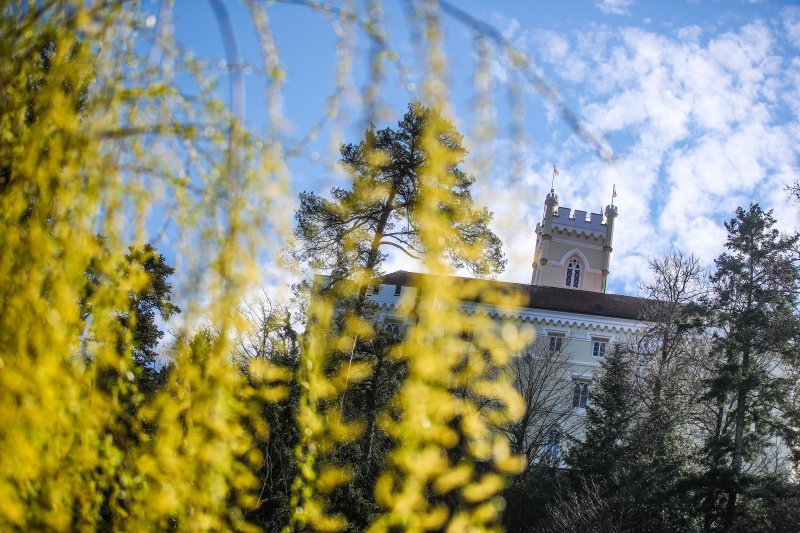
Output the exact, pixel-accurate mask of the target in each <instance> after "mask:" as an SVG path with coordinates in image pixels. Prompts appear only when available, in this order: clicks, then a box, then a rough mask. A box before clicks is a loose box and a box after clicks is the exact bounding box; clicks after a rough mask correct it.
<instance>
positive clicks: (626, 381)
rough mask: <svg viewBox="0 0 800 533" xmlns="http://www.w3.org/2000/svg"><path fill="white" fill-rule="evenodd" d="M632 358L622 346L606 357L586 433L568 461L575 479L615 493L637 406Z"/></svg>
mask: <svg viewBox="0 0 800 533" xmlns="http://www.w3.org/2000/svg"><path fill="white" fill-rule="evenodd" d="M632 372H633V369H632V364H631V360H630V354H629V353H627V352H626V351H625V350H623V349H622V348H621V347H620V346H619V345H615V346H614V347H613V349H612V350H611V351H610V353H608V355H606V357H605V359H604V360H603V367H602V371H601V373H600V377H599V379H598V380H597V381H596V382H595V383H593V384H592V386H591V387H590V389H589V391H590V392H589V403H588V405H587V407H586V422H585V428H586V429H585V433H584V437H583V439H582V440H581V441H579V442H576V443H575V444H574V445H573V446H572V448H570V450H569V452H568V453H567V455H566V457H565V460H566V462H567V464H568V465H569V466H570V467H571V468H572V469H573V470H572V472H573V474H574V475H580V476H584V477H588V478H592V479H594V480H595V481H597V482H600V483H602V484H604V485H605V486H606V487H607V489H608V490H614V484H615V483H616V482H617V479H618V474H619V470H620V469H621V468H623V466H624V464H625V463H626V453H627V450H626V447H625V445H626V443H627V441H628V438H629V436H630V433H631V428H632V426H633V423H634V419H633V417H634V416H635V414H636V408H637V406H636V405H635V403H634V397H633V390H632V387H631V378H632V375H633V374H632Z"/></svg>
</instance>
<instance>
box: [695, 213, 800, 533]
mask: <svg viewBox="0 0 800 533" xmlns="http://www.w3.org/2000/svg"><path fill="white" fill-rule="evenodd" d="M774 226H775V219H774V218H773V216H772V211H767V212H764V211H762V209H761V208H760V207H759V206H758V205H757V204H755V205H750V207H749V208H748V209H746V210H745V209H743V208H739V209H737V211H736V217H735V218H733V219H732V220H731V221H730V222H728V223H726V224H725V227H726V228H727V230H728V238H727V241H726V244H725V245H726V249H727V250H726V251H725V252H724V253H723V254H722V255H720V257H719V258H718V259H717V260H716V272H715V273H714V275H713V276H712V283H713V290H714V295H713V301H712V307H713V310H714V313H715V319H714V323H715V326H716V330H717V333H716V334H715V338H714V349H715V350H716V352H717V357H718V360H719V363H718V365H717V368H716V372H715V375H714V376H713V377H712V378H711V379H710V380H709V382H708V390H707V393H706V397H707V398H708V399H710V400H713V401H714V402H716V405H717V410H716V416H717V422H716V424H715V430H714V433H713V434H712V435H711V436H710V437H709V438H708V439H707V441H706V443H705V446H704V460H705V467H706V470H705V473H704V479H703V483H704V487H703V491H704V512H705V515H706V524H705V525H706V528H710V527H714V526H715V525H721V527H722V529H723V530H730V529H731V528H733V526H734V524H735V523H736V521H737V517H738V515H739V511H740V507H741V502H740V496H741V495H743V494H745V493H754V492H755V491H756V489H757V488H758V486H759V485H761V484H762V482H763V481H765V480H766V479H768V476H767V472H764V471H759V470H757V469H753V468H748V467H749V466H752V465H753V464H754V463H755V462H756V461H757V460H758V459H759V458H760V457H763V455H764V453H765V452H766V451H767V450H768V449H769V447H770V438H772V437H777V436H782V437H788V438H792V437H793V436H794V433H795V431H794V429H793V428H791V427H790V426H789V424H788V423H786V421H785V420H784V419H783V417H782V416H781V413H782V412H785V410H786V408H787V405H786V403H787V402H788V400H789V385H790V384H789V380H788V379H787V378H786V377H784V376H783V375H782V374H783V372H782V368H785V367H784V366H783V365H784V364H785V363H788V362H789V359H790V358H792V357H793V355H794V354H793V352H794V350H795V346H796V345H797V341H798V333H799V332H800V330H799V329H798V319H797V316H796V310H797V296H796V290H797V284H798V282H799V281H800V270H799V269H798V265H797V263H796V262H795V261H794V257H793V256H794V248H795V246H796V244H797V242H798V238H799V237H798V235H797V234H793V235H781V233H780V232H779V231H778V230H777V229H776V228H775V227H774Z"/></svg>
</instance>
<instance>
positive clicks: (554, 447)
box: [544, 428, 561, 461]
mask: <svg viewBox="0 0 800 533" xmlns="http://www.w3.org/2000/svg"><path fill="white" fill-rule="evenodd" d="M544 456H545V458H546V459H547V460H548V461H558V458H559V457H560V456H561V431H559V430H558V428H551V429H550V431H548V432H547V444H546V445H545V448H544Z"/></svg>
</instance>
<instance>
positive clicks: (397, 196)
mask: <svg viewBox="0 0 800 533" xmlns="http://www.w3.org/2000/svg"><path fill="white" fill-rule="evenodd" d="M434 118H436V119H437V120H436V121H435V122H437V123H439V124H444V125H445V126H444V127H443V128H442V129H441V130H440V131H439V132H438V134H439V139H440V142H441V144H442V146H443V147H446V148H447V149H448V150H449V151H450V152H451V153H452V154H455V155H456V159H457V160H458V161H459V162H460V161H461V159H462V158H463V156H464V155H465V154H466V151H465V150H464V148H463V147H462V145H461V142H462V136H461V134H460V133H459V132H458V131H457V130H456V129H455V128H454V127H453V126H452V125H451V124H450V123H449V122H444V121H443V122H439V121H440V120H441V117H439V116H438V115H435V112H434V111H432V110H429V109H426V108H424V107H422V106H421V105H420V104H418V103H412V104H409V106H408V112H407V113H406V114H405V116H404V117H403V119H402V120H401V121H400V122H399V123H398V125H397V129H392V128H385V129H382V130H377V131H376V130H375V129H374V128H371V129H369V130H367V131H366V133H365V135H364V139H363V140H362V141H361V142H359V143H358V144H346V145H343V146H342V148H341V156H342V158H341V164H342V166H343V167H344V169H345V170H346V171H347V172H348V173H349V174H350V175H351V177H352V180H353V185H352V187H351V188H339V187H336V188H334V189H332V190H331V199H326V198H323V197H321V196H318V195H317V194H315V193H313V192H304V193H302V194H301V195H300V207H299V209H298V210H297V212H296V213H295V219H296V221H297V225H296V228H295V234H296V236H297V237H298V240H299V242H300V247H299V248H298V250H297V251H296V253H295V257H296V258H297V259H298V260H300V261H302V262H307V263H309V264H310V266H311V267H312V268H315V269H322V270H328V271H330V272H331V275H332V276H333V278H334V279H339V278H344V277H348V276H349V275H350V274H352V272H353V269H355V268H363V269H365V270H366V271H367V273H368V275H372V274H373V271H374V270H375V269H376V268H378V267H379V265H380V264H381V262H382V261H383V260H384V259H385V250H386V247H387V246H388V247H391V248H395V249H399V250H401V251H402V252H403V253H405V254H407V255H409V256H412V257H418V256H419V255H420V254H422V253H423V252H424V250H423V249H422V244H421V242H420V240H419V220H418V219H417V216H416V211H415V210H416V207H417V205H418V203H419V201H420V194H421V191H420V183H419V179H420V171H421V169H422V168H423V167H425V166H426V165H428V157H429V156H428V154H427V153H426V151H425V150H424V148H423V146H422V135H423V131H424V130H425V128H426V127H428V126H429V125H430V124H431V123H432V122H434V120H433V119H434ZM434 179H437V178H436V177H435V178H434ZM438 179H441V180H442V181H445V180H452V184H451V185H450V186H451V188H452V190H453V192H454V193H455V198H456V199H457V202H458V204H459V205H451V206H444V205H443V206H442V210H443V211H445V212H448V213H451V212H454V211H461V212H466V213H469V216H468V217H466V219H462V220H455V219H454V221H453V224H454V225H455V226H456V229H457V235H458V239H457V241H454V242H450V243H447V244H448V246H447V250H448V255H449V259H450V261H451V263H452V264H453V266H455V267H456V268H461V267H465V268H467V269H469V270H470V272H472V273H473V274H476V275H487V274H493V273H497V272H502V271H503V269H504V267H505V258H504V256H503V252H502V249H501V247H502V244H501V242H500V239H499V238H498V237H497V236H496V235H495V234H494V233H493V232H492V231H491V230H490V229H489V222H490V221H491V219H492V214H491V213H490V212H489V211H488V210H487V209H485V208H477V207H475V206H474V205H473V203H472V196H471V194H470V187H471V186H472V184H473V183H474V182H475V179H474V178H473V177H472V176H468V175H467V174H465V173H464V171H463V170H461V169H460V168H459V167H458V165H453V166H452V167H451V168H450V170H449V175H448V176H441V177H438ZM476 242H483V243H484V251H483V255H482V257H481V258H480V259H478V260H476V259H474V258H468V257H466V255H465V254H464V246H465V245H470V244H473V243H476Z"/></svg>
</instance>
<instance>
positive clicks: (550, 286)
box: [370, 191, 647, 458]
mask: <svg viewBox="0 0 800 533" xmlns="http://www.w3.org/2000/svg"><path fill="white" fill-rule="evenodd" d="M617 214H618V212H617V208H616V207H615V206H613V205H609V206H606V208H605V210H604V213H602V214H601V213H590V214H589V215H588V216H587V213H586V212H585V211H580V210H574V211H573V210H570V209H568V208H564V207H559V205H558V197H557V196H556V194H555V193H554V192H553V191H551V192H550V194H548V195H547V197H546V199H545V205H544V214H543V217H542V222H541V223H540V224H537V226H536V230H535V231H536V245H535V252H534V259H533V265H532V266H533V272H532V276H531V283H530V284H518V283H507V282H497V281H492V282H489V283H492V284H493V285H496V286H497V288H498V289H499V290H502V291H504V292H513V293H516V294H517V295H519V296H521V298H520V301H522V302H524V304H523V305H521V306H519V307H518V308H516V309H513V310H511V311H508V310H505V311H503V312H500V311H499V310H498V309H497V308H496V307H493V306H491V305H486V304H483V303H480V302H474V301H464V302H463V303H462V309H463V310H464V312H466V313H485V314H487V315H488V316H491V317H492V318H494V319H496V320H497V321H498V322H504V321H512V322H513V323H514V324H515V325H517V327H519V328H520V329H522V328H527V329H530V330H532V333H533V335H534V338H535V339H538V342H539V346H542V345H543V346H545V347H546V349H547V350H549V351H551V352H559V353H560V354H561V356H562V357H563V358H564V360H565V361H567V362H568V367H567V370H566V371H565V372H563V375H561V377H560V378H559V379H560V380H561V381H563V386H564V390H565V394H564V398H565V404H566V405H564V409H568V410H570V416H569V417H568V419H567V420H563V418H562V419H561V420H562V422H560V423H559V424H560V425H561V426H562V427H561V428H554V429H553V435H554V437H553V439H551V440H553V441H555V442H551V443H548V445H547V450H546V452H547V453H548V454H549V455H550V456H551V457H552V458H557V456H558V453H559V447H558V441H557V440H558V437H557V434H558V433H557V430H558V429H560V430H564V431H571V432H574V431H579V429H578V428H579V426H580V423H581V420H582V418H583V416H584V413H585V407H586V405H587V400H588V391H589V389H590V387H591V386H592V380H593V376H594V372H595V370H597V369H598V368H599V367H600V365H601V362H602V359H603V357H604V356H605V354H606V353H607V352H608V351H609V350H610V349H611V346H612V345H613V344H614V343H617V342H626V339H628V338H629V337H631V336H632V335H635V334H636V333H637V332H638V331H640V330H641V329H643V327H644V324H643V323H642V322H641V321H640V320H639V317H640V314H641V311H642V307H643V306H644V305H645V304H646V302H647V301H646V300H644V299H641V298H636V297H631V296H623V295H616V294H608V293H606V292H605V289H606V281H607V278H608V275H609V272H610V258H611V252H612V239H613V230H614V223H615V220H616V218H617ZM420 276H424V275H423V274H415V273H411V272H406V271H397V272H393V273H391V274H387V275H386V276H384V277H383V278H382V282H381V285H380V287H376V288H375V289H376V290H374V291H373V293H372V294H371V296H370V298H371V299H372V301H373V302H374V303H375V304H377V306H378V315H379V320H384V321H385V322H386V324H387V325H388V327H390V328H398V329H399V328H400V327H402V324H400V323H398V322H397V321H396V319H395V316H396V312H397V309H398V307H397V306H398V304H399V302H400V298H408V297H409V296H410V297H412V298H413V294H409V291H415V290H416V289H415V285H416V282H415V280H419V279H420V278H419V277H420ZM406 301H407V300H406Z"/></svg>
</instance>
